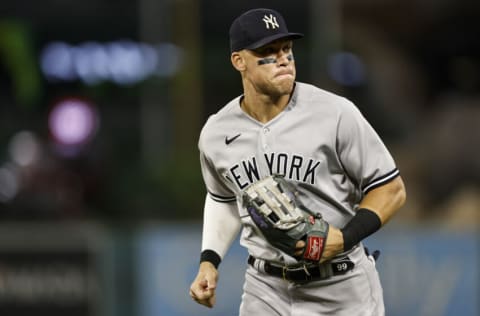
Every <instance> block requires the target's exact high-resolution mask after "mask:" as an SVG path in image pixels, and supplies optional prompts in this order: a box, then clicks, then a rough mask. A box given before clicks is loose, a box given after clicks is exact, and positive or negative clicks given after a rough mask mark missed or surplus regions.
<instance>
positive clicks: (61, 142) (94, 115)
mask: <svg viewBox="0 0 480 316" xmlns="http://www.w3.org/2000/svg"><path fill="white" fill-rule="evenodd" d="M99 125H100V117H99V115H98V112H97V110H96V107H95V106H94V105H93V104H92V103H90V102H87V101H84V100H82V99H79V98H74V97H71V98H66V99H63V100H61V101H59V102H57V103H55V104H54V105H53V108H52V110H51V111H50V113H49V118H48V126H49V130H50V133H51V135H52V137H53V140H54V141H55V143H56V144H57V145H58V146H57V149H58V150H59V152H60V153H61V154H64V155H67V156H70V155H74V154H76V153H78V152H79V151H80V150H81V149H82V147H83V146H84V145H86V144H87V143H88V142H89V141H91V140H92V138H93V137H94V136H95V133H96V132H97V129H98V128H99Z"/></svg>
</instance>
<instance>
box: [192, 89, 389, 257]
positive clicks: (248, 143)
mask: <svg viewBox="0 0 480 316" xmlns="http://www.w3.org/2000/svg"><path fill="white" fill-rule="evenodd" d="M241 98H242V96H239V97H237V98H235V99H234V100H232V101H231V102H229V103H228V104H227V105H226V106H224V107H223V108H222V109H221V110H220V111H218V112H217V113H216V114H214V115H212V116H211V117H210V118H209V119H208V121H207V122H206V124H205V126H204V127H203V129H202V132H201V135H200V140H199V149H200V157H201V158H200V161H201V168H202V174H203V178H204V182H205V185H206V187H207V190H208V192H209V194H210V195H211V197H212V198H213V199H214V200H215V201H218V202H225V203H232V202H236V203H237V206H238V210H239V214H240V218H241V219H242V223H243V231H242V236H241V244H242V245H243V246H245V247H246V248H247V249H248V251H249V253H250V254H251V255H253V256H255V257H257V258H262V259H265V260H269V261H275V262H279V263H287V264H288V263H294V262H296V260H295V259H294V258H292V257H290V256H288V255H287V254H285V253H283V252H281V251H280V250H278V249H276V248H273V247H272V246H270V245H269V244H268V242H267V241H266V240H265V239H264V238H263V237H262V236H261V234H260V232H259V231H258V229H257V228H256V226H255V224H254V223H253V222H252V220H251V219H250V217H249V215H248V213H247V211H246V210H245V209H244V208H243V207H242V205H241V199H240V196H241V193H242V191H243V190H244V189H245V188H246V187H247V186H248V185H249V184H251V183H253V182H255V181H257V180H259V179H262V178H264V177H266V176H268V175H271V174H273V173H278V174H282V175H284V176H285V178H286V179H288V180H290V182H291V183H292V184H293V185H294V186H296V188H297V189H298V191H299V192H300V199H301V200H302V202H303V203H304V204H305V206H307V207H308V208H309V209H311V210H313V211H315V212H321V213H322V214H323V217H324V218H325V219H326V220H327V221H328V222H329V223H330V224H332V225H334V226H335V227H338V228H342V227H343V226H344V225H345V224H346V223H347V222H348V221H349V219H350V218H351V217H352V216H353V215H354V212H355V208H356V207H357V205H358V203H359V202H360V201H361V199H362V197H363V196H364V195H365V194H366V193H367V192H368V191H369V190H371V189H373V188H375V187H377V186H380V185H382V184H384V183H387V182H388V181H390V180H391V179H393V178H395V177H396V176H397V175H398V173H399V172H398V170H397V168H396V166H395V163H394V160H393V159H392V157H391V155H390V154H389V152H388V150H387V149H386V147H385V146H384V144H383V142H382V141H381V139H380V138H379V136H378V135H377V133H376V132H375V131H374V129H373V128H372V127H371V126H370V124H369V123H368V122H367V121H366V120H365V118H364V117H363V116H362V114H361V113H360V111H359V110H358V109H357V108H356V107H355V105H354V104H353V103H351V102H350V101H348V100H347V99H345V98H343V97H340V96H337V95H335V94H333V93H329V92H327V91H324V90H322V89H319V88H317V87H315V86H312V85H309V84H305V83H300V82H297V83H296V85H295V90H294V92H293V95H292V97H291V99H290V102H289V104H288V105H287V107H286V108H285V110H284V111H283V112H282V113H280V114H279V115H277V116H276V117H275V118H274V119H272V120H271V121H269V122H268V123H266V124H263V123H260V122H258V121H257V120H255V119H253V118H252V117H250V116H249V115H247V114H246V113H245V112H243V110H242V109H241V108H240V101H241Z"/></svg>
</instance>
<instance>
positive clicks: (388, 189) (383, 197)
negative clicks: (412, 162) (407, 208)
mask: <svg viewBox="0 0 480 316" xmlns="http://www.w3.org/2000/svg"><path fill="white" fill-rule="evenodd" d="M405 200H406V192H405V186H404V184H403V180H402V178H401V177H400V176H398V177H396V178H395V179H393V180H392V181H390V182H389V183H387V184H385V185H382V186H380V187H378V188H375V189H373V190H372V191H370V192H368V194H367V195H366V196H365V197H364V198H363V200H362V202H361V203H360V205H359V208H360V209H361V208H365V209H369V210H371V211H373V212H375V213H376V214H377V215H378V217H379V218H380V221H381V223H382V225H384V224H385V223H386V222H388V221H389V220H390V218H392V216H393V215H394V214H395V213H396V211H397V210H398V209H399V208H400V207H402V205H403V204H404V203H405Z"/></svg>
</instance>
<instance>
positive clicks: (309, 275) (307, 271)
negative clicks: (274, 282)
mask: <svg viewBox="0 0 480 316" xmlns="http://www.w3.org/2000/svg"><path fill="white" fill-rule="evenodd" d="M256 261H258V262H257V265H256V264H255V263H256ZM248 264H250V265H251V266H252V267H254V268H256V269H258V270H261V271H264V272H265V273H267V274H269V275H272V276H276V277H279V278H282V279H284V280H287V281H292V282H299V283H300V282H308V281H318V280H324V279H328V278H329V277H331V276H332V275H343V274H345V273H347V272H348V271H351V270H353V268H354V267H355V264H354V263H353V262H352V261H351V260H350V259H349V258H348V257H347V258H343V259H339V260H338V261H335V262H329V263H323V264H318V265H300V266H277V265H275V264H272V263H269V262H268V261H264V260H259V259H256V258H255V257H253V256H249V257H248Z"/></svg>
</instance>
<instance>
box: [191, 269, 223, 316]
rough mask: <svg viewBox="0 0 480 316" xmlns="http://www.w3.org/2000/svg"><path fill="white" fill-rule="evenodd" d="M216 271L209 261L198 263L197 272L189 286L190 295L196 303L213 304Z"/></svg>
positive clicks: (211, 305) (208, 305)
mask: <svg viewBox="0 0 480 316" xmlns="http://www.w3.org/2000/svg"><path fill="white" fill-rule="evenodd" d="M217 280H218V271H217V269H216V268H215V267H214V266H213V264H211V263H210V262H202V263H200V267H199V269H198V274H197V277H196V278H195V280H193V282H192V285H191V286H190V297H191V298H192V299H193V300H194V301H195V302H197V303H199V304H202V305H205V306H207V307H210V308H212V307H213V306H214V305H215V289H216V287H217Z"/></svg>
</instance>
